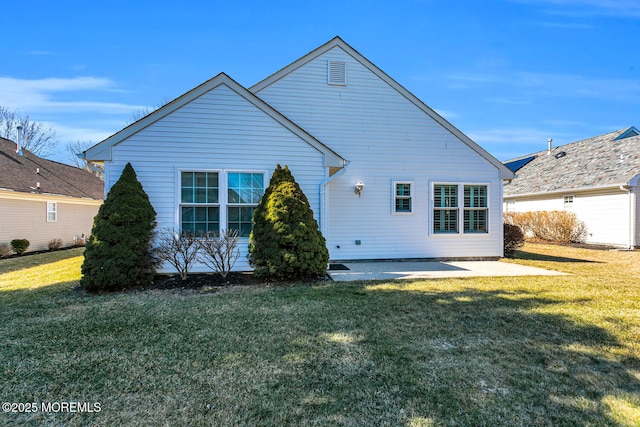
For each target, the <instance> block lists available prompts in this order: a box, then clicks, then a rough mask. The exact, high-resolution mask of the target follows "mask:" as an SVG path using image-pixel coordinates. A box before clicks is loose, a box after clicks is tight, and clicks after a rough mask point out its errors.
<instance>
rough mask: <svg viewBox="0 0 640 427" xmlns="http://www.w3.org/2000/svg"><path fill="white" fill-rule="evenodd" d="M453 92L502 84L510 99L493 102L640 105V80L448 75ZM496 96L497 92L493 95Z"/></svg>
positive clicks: (546, 75)
mask: <svg viewBox="0 0 640 427" xmlns="http://www.w3.org/2000/svg"><path fill="white" fill-rule="evenodd" d="M446 78H447V79H449V81H450V84H449V85H448V86H449V88H451V89H458V88H461V87H465V88H466V89H469V88H474V87H476V88H481V87H486V86H493V85H499V86H500V87H505V88H509V92H508V93H509V96H508V97H501V96H493V97H491V98H489V99H488V101H490V102H498V103H519V102H525V101H526V100H529V99H530V98H531V97H539V96H545V97H574V98H594V99H602V100H608V101H617V102H629V103H639V102H640V81H638V80H631V79H599V78H591V77H587V76H582V75H577V74H557V73H536V72H522V71H513V72H509V71H502V72H492V73H486V74H483V73H457V74H454V73H451V74H448V75H447V76H446ZM494 94H495V92H494Z"/></svg>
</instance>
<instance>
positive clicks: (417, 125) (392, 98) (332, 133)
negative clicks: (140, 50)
mask: <svg viewBox="0 0 640 427" xmlns="http://www.w3.org/2000/svg"><path fill="white" fill-rule="evenodd" d="M86 156H87V158H90V159H94V160H102V161H104V162H105V169H106V171H107V172H106V173H107V187H108V188H110V187H111V186H112V185H113V184H114V183H115V181H116V180H117V179H118V177H119V176H120V173H121V171H122V169H123V168H124V166H125V165H126V163H127V162H131V164H132V166H133V167H134V169H135V171H136V173H137V175H138V179H139V180H140V181H141V182H142V184H143V186H144V189H145V191H146V192H147V193H148V194H149V198H150V200H151V203H152V205H153V206H154V208H155V209H156V212H157V222H158V226H159V227H174V228H180V227H182V228H183V229H187V228H188V229H189V230H193V231H196V230H205V229H206V230H214V231H215V230H217V229H223V228H237V229H239V230H240V232H241V235H243V236H244V237H243V238H242V240H241V249H242V255H241V257H240V259H239V261H238V263H237V264H236V269H237V270H246V269H248V268H249V265H248V264H247V262H246V258H245V256H244V255H245V254H246V248H247V243H248V239H247V237H246V236H248V233H249V230H250V222H249V218H250V215H251V214H252V212H253V208H254V207H255V206H256V205H257V202H258V200H259V199H258V197H259V196H261V194H262V193H263V191H264V189H265V188H266V186H267V185H268V182H269V179H270V177H271V174H272V173H273V170H274V169H275V167H276V165H277V164H281V165H283V166H284V165H288V167H289V169H290V170H291V172H292V174H293V176H294V177H295V179H296V181H297V182H298V183H299V184H300V187H301V188H302V190H303V191H304V193H305V194H306V196H307V198H308V199H309V203H310V206H311V209H312V210H313V212H314V215H315V217H316V219H317V220H318V222H319V225H320V229H321V231H322V233H323V235H324V236H325V238H326V239H327V246H328V248H329V251H330V257H331V258H332V259H334V260H345V259H388V258H461V257H471V258H483V257H491V258H496V257H499V256H501V255H502V180H503V179H505V178H509V177H511V176H512V174H511V173H510V172H509V171H508V169H506V168H505V167H504V166H503V165H502V164H501V163H500V162H498V161H497V160H496V159H495V158H493V157H492V156H491V155H489V154H488V153H487V152H486V151H484V150H483V149H482V148H480V147H479V146H478V145H477V144H475V143H474V142H473V141H471V140H470V139H469V138H468V137H466V136H465V135H464V134H462V133H461V132H460V131H458V130H457V129H455V128H454V127H453V126H452V125H451V124H450V123H448V122H447V121H446V120H444V119H443V118H442V117H440V116H439V115H437V114H436V113H435V112H433V110H431V109H429V107H427V106H426V105H424V104H423V103H422V101H420V100H418V99H417V98H415V97H414V96H413V95H412V94H410V93H409V92H408V91H406V89H404V88H402V87H401V86H400V85H398V84H397V83H396V82H395V81H393V80H392V79H391V78H390V77H388V76H387V75H386V74H384V73H383V72H382V71H381V70H379V69H378V68H377V67H375V66H374V65H373V64H371V63H370V62H369V61H368V60H366V59H365V58H364V57H362V56H361V55H360V54H359V53H358V52H356V51H355V50H353V49H352V48H351V47H350V46H349V45H347V44H346V43H345V42H344V41H342V40H341V39H340V38H335V39H333V40H331V41H330V42H328V43H327V44H325V45H323V46H321V47H320V48H318V49H316V50H314V51H313V52H311V53H310V54H308V55H306V56H304V57H302V58H300V59H299V60H298V61H295V62H294V63H292V64H290V65H289V66H287V67H285V68H283V69H282V70H280V71H278V72H277V73H275V74H273V75H272V76H270V77H268V78H267V79H265V80H263V81H262V82H260V83H258V84H256V85H254V86H253V87H251V88H249V89H245V88H243V87H242V86H240V85H239V84H237V83H236V82H234V81H233V80H231V79H230V78H229V77H227V76H226V75H224V74H221V75H218V76H217V77H215V78H213V79H211V80H210V81H208V82H205V83H204V84H203V85H201V86H199V87H197V88H195V89H193V90H192V91H190V92H188V93H186V94H184V95H183V96H181V97H180V98H178V99H176V100H174V101H172V102H171V103H169V104H167V105H166V106H164V107H162V108H161V109H159V110H157V111H156V112H154V113H152V114H150V115H149V116H147V117H145V118H143V119H142V120H140V121H139V122H137V123H135V124H133V125H131V126H129V127H128V128H125V129H123V130H122V131H120V132H118V133H117V134H115V135H113V136H112V137H110V138H108V139H107V140H105V141H103V142H101V143H100V144H98V145H96V146H94V147H92V148H91V149H89V150H87V152H86ZM435 182H447V183H455V185H460V186H461V187H460V188H461V190H460V191H461V193H460V194H461V198H460V203H463V202H464V197H463V194H464V188H465V187H464V185H481V186H482V187H483V188H484V191H485V193H484V195H482V196H479V198H478V197H476V196H475V193H474V197H473V200H474V201H476V202H477V201H479V200H481V201H482V203H484V204H486V206H475V205H473V206H462V205H461V207H460V219H459V221H460V224H461V225H462V224H464V223H469V224H472V225H471V227H474V228H473V231H480V228H483V230H482V232H473V233H463V232H461V233H458V235H455V236H441V235H438V234H437V233H434V231H433V229H432V220H433V183H435ZM358 188H360V189H361V190H358ZM474 188H475V187H474ZM474 191H475V190H474ZM471 210H473V213H471ZM476 211H477V212H478V213H476ZM465 215H466V216H465ZM469 217H470V218H469ZM201 267H202V268H204V267H203V266H201ZM194 271H198V269H195V270H194Z"/></svg>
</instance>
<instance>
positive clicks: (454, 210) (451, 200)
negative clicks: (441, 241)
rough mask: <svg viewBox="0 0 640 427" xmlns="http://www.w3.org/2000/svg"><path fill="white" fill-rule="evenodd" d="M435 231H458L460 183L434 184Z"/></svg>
mask: <svg viewBox="0 0 640 427" xmlns="http://www.w3.org/2000/svg"><path fill="white" fill-rule="evenodd" d="M433 206H434V208H433V232H434V233H457V232H458V185H457V184H435V185H434V186H433Z"/></svg>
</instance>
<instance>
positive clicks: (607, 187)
mask: <svg viewBox="0 0 640 427" xmlns="http://www.w3.org/2000/svg"><path fill="white" fill-rule="evenodd" d="M627 185H628V184H627V183H626V182H623V183H615V184H606V185H601V186H598V187H576V188H561V189H559V190H552V191H537V192H535V193H518V194H506V193H504V192H503V198H504V199H516V198H518V197H536V196H539V197H544V196H548V195H552V194H568V193H574V192H582V191H597V190H610V189H615V188H619V189H621V190H623V191H626V190H624V189H623V188H622V187H623V186H627Z"/></svg>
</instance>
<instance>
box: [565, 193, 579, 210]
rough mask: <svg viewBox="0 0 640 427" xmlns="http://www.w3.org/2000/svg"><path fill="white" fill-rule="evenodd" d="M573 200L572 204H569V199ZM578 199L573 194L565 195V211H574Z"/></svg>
mask: <svg viewBox="0 0 640 427" xmlns="http://www.w3.org/2000/svg"><path fill="white" fill-rule="evenodd" d="M568 198H571V201H570V202H567V199H568ZM575 202H576V198H575V196H574V195H573V194H565V195H563V196H562V207H563V208H564V210H565V211H572V210H573V207H574V206H575Z"/></svg>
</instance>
